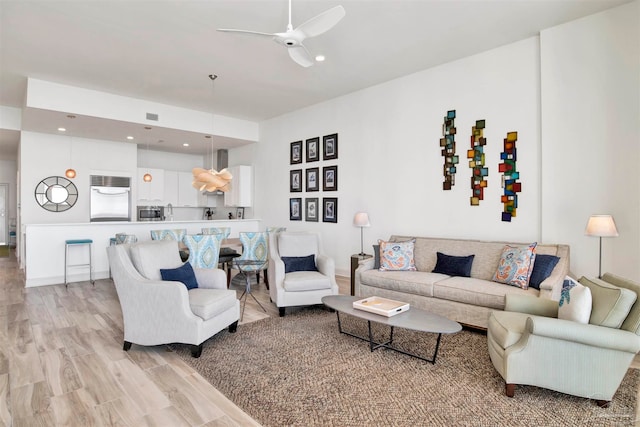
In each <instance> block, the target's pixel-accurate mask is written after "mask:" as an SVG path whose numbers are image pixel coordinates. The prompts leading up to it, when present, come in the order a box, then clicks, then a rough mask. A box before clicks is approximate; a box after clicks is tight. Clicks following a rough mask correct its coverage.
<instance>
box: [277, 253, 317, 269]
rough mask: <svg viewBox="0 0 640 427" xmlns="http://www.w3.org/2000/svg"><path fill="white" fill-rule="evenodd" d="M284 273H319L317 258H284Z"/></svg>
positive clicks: (309, 256) (312, 256)
mask: <svg viewBox="0 0 640 427" xmlns="http://www.w3.org/2000/svg"><path fill="white" fill-rule="evenodd" d="M280 259H282V262H284V272H285V273H292V272H294V271H318V269H317V268H316V256H315V255H313V254H312V255H308V256H283V257H282V258H280Z"/></svg>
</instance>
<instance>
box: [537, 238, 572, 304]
mask: <svg viewBox="0 0 640 427" xmlns="http://www.w3.org/2000/svg"><path fill="white" fill-rule="evenodd" d="M569 253H570V250H569V246H568V245H558V251H557V253H556V256H558V257H560V261H558V264H557V265H556V266H555V268H554V269H553V271H552V272H551V274H550V275H549V277H547V278H546V279H544V280H543V281H542V283H540V295H543V296H544V297H546V298H548V299H552V300H555V301H559V300H560V292H561V291H562V283H563V282H564V278H565V277H566V276H569V275H571V273H570V271H569V265H570V255H569Z"/></svg>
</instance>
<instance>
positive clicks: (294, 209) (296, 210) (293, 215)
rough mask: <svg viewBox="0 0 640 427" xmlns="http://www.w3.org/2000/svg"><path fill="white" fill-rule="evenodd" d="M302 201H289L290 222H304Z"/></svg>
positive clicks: (297, 199)
mask: <svg viewBox="0 0 640 427" xmlns="http://www.w3.org/2000/svg"><path fill="white" fill-rule="evenodd" d="M301 205H302V199H301V198H299V197H297V198H294V199H289V220H290V221H302V206H301Z"/></svg>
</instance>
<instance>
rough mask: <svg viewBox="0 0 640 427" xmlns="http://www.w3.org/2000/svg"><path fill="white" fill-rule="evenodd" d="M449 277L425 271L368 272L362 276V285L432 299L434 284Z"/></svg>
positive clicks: (364, 272)
mask: <svg viewBox="0 0 640 427" xmlns="http://www.w3.org/2000/svg"><path fill="white" fill-rule="evenodd" d="M448 277H449V276H447V275H446V274H440V273H426V272H423V271H378V270H366V271H363V272H362V273H361V275H360V283H362V284H363V285H366V286H372V287H375V288H380V289H388V290H391V291H396V292H402V293H407V294H413V295H423V296H427V297H432V296H433V284H434V283H435V282H437V281H439V280H443V279H446V278H448Z"/></svg>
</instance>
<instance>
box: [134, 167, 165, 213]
mask: <svg viewBox="0 0 640 427" xmlns="http://www.w3.org/2000/svg"><path fill="white" fill-rule="evenodd" d="M146 173H150V174H151V177H152V179H151V181H150V182H145V181H144V180H143V178H142V177H143V176H144V174H146ZM136 181H137V183H138V204H139V205H164V204H165V201H164V170H163V169H151V168H138V176H137V177H136Z"/></svg>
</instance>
